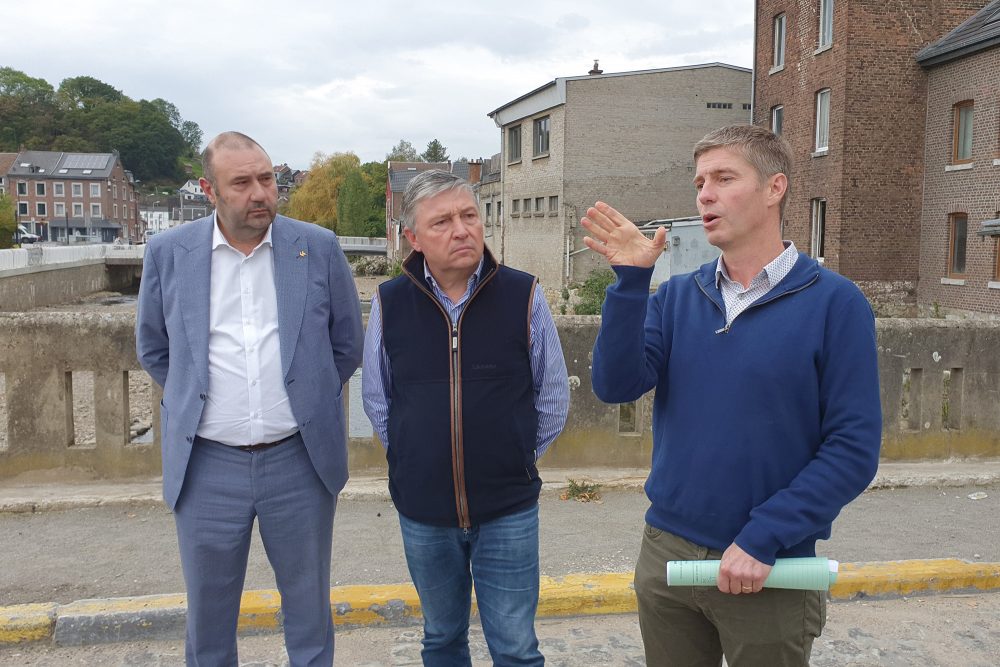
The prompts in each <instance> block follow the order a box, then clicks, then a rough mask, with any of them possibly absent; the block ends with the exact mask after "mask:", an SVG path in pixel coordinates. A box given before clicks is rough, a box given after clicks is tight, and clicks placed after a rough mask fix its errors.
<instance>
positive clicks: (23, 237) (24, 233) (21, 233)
mask: <svg viewBox="0 0 1000 667" xmlns="http://www.w3.org/2000/svg"><path fill="white" fill-rule="evenodd" d="M41 239H42V237H41V236H39V235H38V234H32V233H31V232H29V231H28V230H27V229H25V227H24V225H18V226H17V234H15V235H14V241H15V242H17V243H20V244H22V245H23V244H25V243H35V242H36V241H40V240H41Z"/></svg>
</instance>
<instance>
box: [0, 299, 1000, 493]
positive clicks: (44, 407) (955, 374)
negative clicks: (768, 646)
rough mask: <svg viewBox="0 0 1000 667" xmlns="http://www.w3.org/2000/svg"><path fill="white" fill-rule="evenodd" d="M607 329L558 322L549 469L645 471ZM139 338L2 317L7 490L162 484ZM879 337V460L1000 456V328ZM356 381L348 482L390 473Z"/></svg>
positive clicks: (586, 322)
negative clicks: (16, 482)
mask: <svg viewBox="0 0 1000 667" xmlns="http://www.w3.org/2000/svg"><path fill="white" fill-rule="evenodd" d="M599 322H600V319H599V318H598V317H596V316H557V317H556V326H557V328H558V331H559V336H560V340H561V343H562V347H563V352H564V355H565V357H566V366H567V371H568V375H569V385H570V388H571V392H570V412H569V419H568V421H567V424H566V428H565V429H564V431H563V433H562V434H561V435H560V436H559V438H558V439H557V440H556V442H555V443H554V444H553V446H552V448H551V449H550V451H549V452H548V453H547V454H546V455H545V457H544V459H543V460H542V461H541V464H542V466H543V467H555V468H567V467H573V468H586V467H589V466H593V467H619V468H644V467H646V466H648V465H649V461H650V456H651V451H652V436H651V432H650V424H651V412H652V393H650V394H647V395H646V396H644V397H642V398H641V399H640V400H638V401H636V402H634V403H627V404H622V405H606V404H603V403H601V402H600V401H598V400H597V398H596V397H595V396H594V394H593V392H592V391H591V390H590V352H591V348H592V346H593V344H594V339H595V337H596V334H597V328H598V324H599ZM134 326H135V317H134V315H133V314H131V313H97V312H73V313H67V312H33V313H0V477H9V476H14V475H17V474H20V473H23V472H27V471H31V470H41V469H48V468H69V467H72V468H79V469H84V470H90V471H92V472H93V473H95V474H96V475H98V476H101V477H106V478H122V477H128V476H135V475H149V474H157V473H158V472H159V470H160V435H159V402H160V392H159V389H158V387H156V386H155V385H154V384H153V383H152V381H151V380H150V378H149V376H148V375H147V374H146V373H145V372H144V371H142V370H141V369H140V368H139V364H138V362H137V360H136V356H135V338H134V334H133V330H134ZM877 333H878V349H879V352H878V354H879V371H880V382H881V403H882V412H883V432H882V458H883V460H915V459H933V458H942V459H943V458H950V457H977V456H978V457H986V456H991V457H997V456H1000V400H997V397H998V396H1000V355H997V354H991V353H990V351H992V350H998V349H1000V326H998V325H997V324H996V323H989V322H949V321H943V320H906V319H881V320H879V322H878V331H877ZM357 379H358V378H355V379H354V380H352V381H351V383H349V385H348V387H347V388H346V389H345V408H346V413H347V415H348V424H347V432H348V434H349V440H348V443H349V445H348V446H349V457H350V467H351V471H352V472H355V473H357V472H361V471H381V472H384V470H385V455H384V452H383V449H382V447H381V446H380V445H379V444H378V442H377V440H376V439H375V438H373V437H372V436H371V435H370V434H371V427H370V425H369V424H367V417H366V416H365V415H364V412H363V410H362V409H361V407H360V398H361V397H360V391H358V386H359V385H358V382H357ZM747 390H748V391H752V390H753V388H752V387H748V388H747ZM706 400H711V397H708V398H707V399H706ZM719 418H721V419H725V418H726V415H725V410H724V406H720V409H719ZM418 426H419V425H418ZM168 446H169V445H168ZM775 446H776V447H780V446H781V443H775ZM543 475H544V473H543Z"/></svg>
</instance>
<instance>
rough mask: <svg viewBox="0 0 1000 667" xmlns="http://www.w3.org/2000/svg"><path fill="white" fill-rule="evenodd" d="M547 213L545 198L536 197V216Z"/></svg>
mask: <svg viewBox="0 0 1000 667" xmlns="http://www.w3.org/2000/svg"><path fill="white" fill-rule="evenodd" d="M544 212H545V197H535V215H541V214H542V213H544Z"/></svg>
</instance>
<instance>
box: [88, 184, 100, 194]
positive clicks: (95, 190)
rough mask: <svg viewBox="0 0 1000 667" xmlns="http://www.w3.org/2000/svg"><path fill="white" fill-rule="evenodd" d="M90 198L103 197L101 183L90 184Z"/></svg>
mask: <svg viewBox="0 0 1000 667" xmlns="http://www.w3.org/2000/svg"><path fill="white" fill-rule="evenodd" d="M90 196H91V197H100V196H101V184H100V183H91V184H90Z"/></svg>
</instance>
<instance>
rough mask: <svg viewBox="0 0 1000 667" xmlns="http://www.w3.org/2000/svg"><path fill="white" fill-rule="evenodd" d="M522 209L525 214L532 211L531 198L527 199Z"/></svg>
mask: <svg viewBox="0 0 1000 667" xmlns="http://www.w3.org/2000/svg"><path fill="white" fill-rule="evenodd" d="M521 209H522V210H523V211H524V213H525V214H528V213H531V200H530V199H525V200H524V203H523V204H522V206H521Z"/></svg>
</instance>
